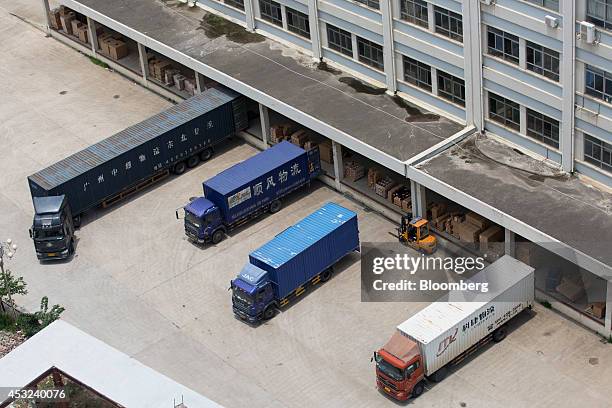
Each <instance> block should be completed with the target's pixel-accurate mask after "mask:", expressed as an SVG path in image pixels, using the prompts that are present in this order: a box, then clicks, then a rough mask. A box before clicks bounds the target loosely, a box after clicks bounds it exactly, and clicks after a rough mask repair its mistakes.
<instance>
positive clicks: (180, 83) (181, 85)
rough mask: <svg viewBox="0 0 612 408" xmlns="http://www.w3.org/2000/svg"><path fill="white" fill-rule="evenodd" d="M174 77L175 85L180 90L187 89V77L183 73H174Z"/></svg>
mask: <svg viewBox="0 0 612 408" xmlns="http://www.w3.org/2000/svg"><path fill="white" fill-rule="evenodd" d="M172 79H173V82H174V86H175V87H176V89H178V90H179V91H182V90H183V89H185V80H186V79H187V78H186V77H185V75H183V74H181V73H178V74H174V77H173V78H172Z"/></svg>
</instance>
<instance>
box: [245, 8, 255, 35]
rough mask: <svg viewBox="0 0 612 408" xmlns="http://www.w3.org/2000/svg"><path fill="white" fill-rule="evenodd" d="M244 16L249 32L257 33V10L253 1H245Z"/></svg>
mask: <svg viewBox="0 0 612 408" xmlns="http://www.w3.org/2000/svg"><path fill="white" fill-rule="evenodd" d="M244 14H245V17H246V25H247V30H249V31H255V8H254V7H253V0H244Z"/></svg>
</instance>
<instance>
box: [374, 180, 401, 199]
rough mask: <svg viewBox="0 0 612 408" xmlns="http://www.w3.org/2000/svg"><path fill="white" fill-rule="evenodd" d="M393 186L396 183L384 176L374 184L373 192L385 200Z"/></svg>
mask: <svg viewBox="0 0 612 408" xmlns="http://www.w3.org/2000/svg"><path fill="white" fill-rule="evenodd" d="M395 185H396V183H395V181H393V179H392V178H391V177H388V176H385V177H383V178H381V179H380V180H378V181H377V182H376V186H375V189H374V191H375V192H376V194H377V195H379V196H381V197H384V198H387V193H388V192H389V190H391V189H392V188H393V187H395Z"/></svg>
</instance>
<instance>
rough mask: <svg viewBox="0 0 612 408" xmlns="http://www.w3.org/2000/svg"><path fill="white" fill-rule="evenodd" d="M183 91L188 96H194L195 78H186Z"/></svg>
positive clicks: (195, 88) (195, 89)
mask: <svg viewBox="0 0 612 408" xmlns="http://www.w3.org/2000/svg"><path fill="white" fill-rule="evenodd" d="M185 91H186V92H187V93H188V94H189V95H195V94H196V92H197V91H198V86H197V84H196V80H195V77H191V78H186V79H185Z"/></svg>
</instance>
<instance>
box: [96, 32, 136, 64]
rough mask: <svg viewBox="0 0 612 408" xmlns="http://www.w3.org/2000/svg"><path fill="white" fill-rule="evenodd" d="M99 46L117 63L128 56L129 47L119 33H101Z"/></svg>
mask: <svg viewBox="0 0 612 408" xmlns="http://www.w3.org/2000/svg"><path fill="white" fill-rule="evenodd" d="M98 46H99V47H100V50H101V51H102V53H103V54H105V55H106V56H108V57H109V58H111V59H113V60H115V61H117V60H120V59H121V58H124V57H126V56H127V55H128V53H129V50H128V46H127V44H126V43H125V41H124V40H123V36H122V35H121V34H119V33H104V32H103V33H101V34H100V35H99V36H98Z"/></svg>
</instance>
